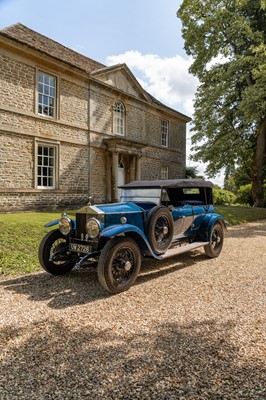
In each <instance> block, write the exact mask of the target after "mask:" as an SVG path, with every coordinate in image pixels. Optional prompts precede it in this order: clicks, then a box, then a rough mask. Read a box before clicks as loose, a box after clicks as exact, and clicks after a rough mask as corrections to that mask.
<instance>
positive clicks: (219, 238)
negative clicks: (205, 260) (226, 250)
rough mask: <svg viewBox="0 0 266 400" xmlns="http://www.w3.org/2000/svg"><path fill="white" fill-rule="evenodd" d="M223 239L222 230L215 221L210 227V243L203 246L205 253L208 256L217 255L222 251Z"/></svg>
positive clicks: (213, 256)
mask: <svg viewBox="0 0 266 400" xmlns="http://www.w3.org/2000/svg"><path fill="white" fill-rule="evenodd" d="M223 241H224V230H223V227H222V225H221V224H220V223H219V222H216V223H215V224H214V226H213V228H212V231H211V236H210V243H209V244H207V245H206V246H204V250H205V253H206V254H207V256H208V257H210V258H215V257H218V256H219V254H220V253H221V251H222V247H223Z"/></svg>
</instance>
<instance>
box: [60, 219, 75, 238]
mask: <svg viewBox="0 0 266 400" xmlns="http://www.w3.org/2000/svg"><path fill="white" fill-rule="evenodd" d="M71 228H72V222H71V219H70V218H68V217H67V216H66V215H65V216H64V217H62V218H61V219H60V221H59V230H60V232H61V233H62V234H63V235H65V236H67V235H68V234H69V232H70V231H71Z"/></svg>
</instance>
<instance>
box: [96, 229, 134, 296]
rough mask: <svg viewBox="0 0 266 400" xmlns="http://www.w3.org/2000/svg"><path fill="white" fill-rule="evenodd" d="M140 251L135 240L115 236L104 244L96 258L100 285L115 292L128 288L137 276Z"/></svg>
mask: <svg viewBox="0 0 266 400" xmlns="http://www.w3.org/2000/svg"><path fill="white" fill-rule="evenodd" d="M140 265H141V253H140V249H139V247H138V245H137V244H136V242H135V241H134V240H133V239H131V238H127V237H121V236H120V237H115V238H113V239H111V240H109V242H107V244H106V245H105V246H104V248H103V250H102V251H101V254H100V257H99V260H98V268H97V273H98V279H99V282H100V284H101V285H102V287H103V288H104V289H105V290H107V291H108V292H110V293H113V294H117V293H121V292H124V291H126V290H128V289H129V288H130V286H132V285H133V284H134V282H135V280H136V279H137V277H138V274H139V271H140Z"/></svg>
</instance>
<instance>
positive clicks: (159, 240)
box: [145, 206, 174, 254]
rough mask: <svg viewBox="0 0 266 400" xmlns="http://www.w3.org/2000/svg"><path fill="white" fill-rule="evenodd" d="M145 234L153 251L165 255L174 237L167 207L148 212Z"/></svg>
mask: <svg viewBox="0 0 266 400" xmlns="http://www.w3.org/2000/svg"><path fill="white" fill-rule="evenodd" d="M145 232H146V236H147V238H148V239H149V243H150V245H151V247H152V249H153V251H154V252H155V253H156V254H162V253H165V252H166V250H167V249H168V248H169V246H170V245H171V243H172V240H173V235H174V223H173V217H172V214H171V212H170V211H169V210H168V208H167V207H162V206H156V207H154V208H152V209H151V210H150V211H149V213H148V215H147V221H146V229H145Z"/></svg>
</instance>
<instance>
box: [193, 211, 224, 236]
mask: <svg viewBox="0 0 266 400" xmlns="http://www.w3.org/2000/svg"><path fill="white" fill-rule="evenodd" d="M216 222H219V223H220V224H221V225H222V227H223V228H224V229H227V226H226V223H225V220H224V217H223V216H222V215H220V214H209V215H208V214H207V215H206V216H205V218H204V221H203V222H202V224H201V227H200V231H199V234H200V236H201V238H202V239H203V240H204V241H206V242H209V241H210V239H211V232H212V228H213V227H214V225H215V224H216Z"/></svg>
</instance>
